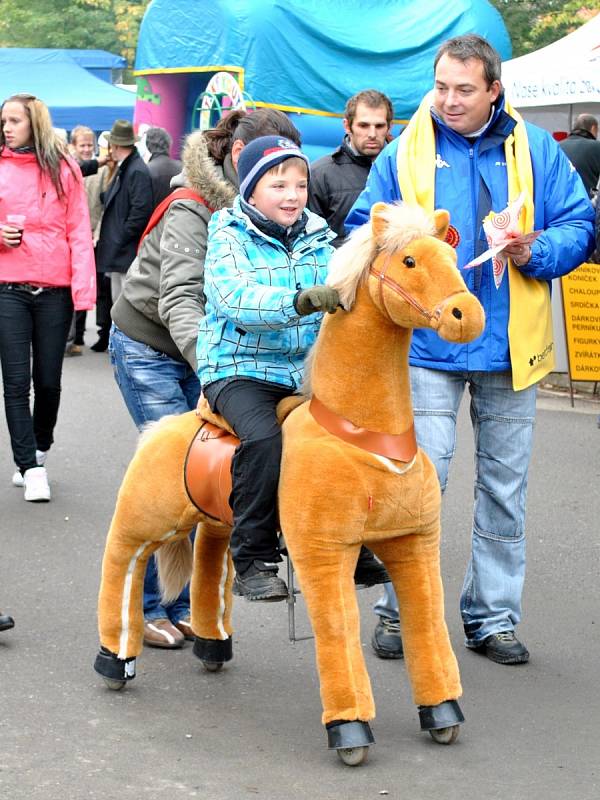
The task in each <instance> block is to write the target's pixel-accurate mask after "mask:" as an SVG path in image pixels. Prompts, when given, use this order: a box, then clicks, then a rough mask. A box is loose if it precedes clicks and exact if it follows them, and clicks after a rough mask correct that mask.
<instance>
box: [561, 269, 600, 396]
mask: <svg viewBox="0 0 600 800" xmlns="http://www.w3.org/2000/svg"><path fill="white" fill-rule="evenodd" d="M560 280H561V287H562V296H563V310H564V315H565V329H566V334H567V350H568V353H569V374H570V376H571V380H574V381H600V264H582V265H581V266H580V267H578V268H577V269H576V270H574V271H573V272H571V273H569V274H568V275H564V276H563V277H562V278H561V279H560Z"/></svg>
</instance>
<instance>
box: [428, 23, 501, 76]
mask: <svg viewBox="0 0 600 800" xmlns="http://www.w3.org/2000/svg"><path fill="white" fill-rule="evenodd" d="M446 55H447V56H448V58H454V59H456V61H462V62H463V63H464V62H465V61H468V60H469V59H470V58H474V59H477V61H481V62H482V64H483V74H484V76H485V79H486V81H487V85H488V89H489V87H490V86H491V85H492V83H493V82H494V81H499V80H500V75H501V60H500V55H499V54H498V52H497V51H496V50H494V48H493V47H492V45H491V44H490V43H489V42H488V41H487V40H486V39H484V38H483V36H477V34H475V33H467V34H466V35H465V36H455V37H454V38H453V39H448V41H446V42H444V43H443V44H442V45H441V46H440V48H439V50H438V51H437V54H436V56H435V61H434V62H433V69H434V71H435V68H436V67H437V65H438V61H439V60H440V58H441V57H442V56H446Z"/></svg>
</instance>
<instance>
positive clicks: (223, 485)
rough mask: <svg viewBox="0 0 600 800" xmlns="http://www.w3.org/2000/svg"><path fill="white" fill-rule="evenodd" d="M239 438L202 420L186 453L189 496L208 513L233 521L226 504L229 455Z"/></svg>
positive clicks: (186, 483)
mask: <svg viewBox="0 0 600 800" xmlns="http://www.w3.org/2000/svg"><path fill="white" fill-rule="evenodd" d="M239 443H240V440H239V439H238V438H237V436H235V435H234V434H233V433H230V431H228V430H224V429H223V428H220V427H218V426H217V425H214V424H213V423H212V422H207V421H206V420H204V421H203V422H202V425H201V426H200V428H199V429H198V432H197V433H196V435H195V436H194V438H193V439H192V442H191V444H190V446H189V448H188V451H187V455H186V457H185V465H184V481H185V489H186V491H187V493H188V497H189V498H190V500H191V501H192V503H193V504H194V505H195V506H196V508H197V509H198V510H199V511H202V513H203V514H206V515H207V516H208V517H212V518H213V519H217V520H219V521H220V522H225V523H226V524H227V525H233V513H232V511H231V506H230V505H229V496H230V494H231V459H232V458H233V454H234V452H235V449H236V447H237V446H238V445H239Z"/></svg>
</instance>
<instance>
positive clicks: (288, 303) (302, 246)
mask: <svg viewBox="0 0 600 800" xmlns="http://www.w3.org/2000/svg"><path fill="white" fill-rule="evenodd" d="M309 174H310V168H309V162H308V159H307V157H306V156H305V154H304V153H303V152H302V151H301V150H300V148H299V147H298V146H297V145H296V144H295V143H294V142H292V141H291V140H289V139H286V138H284V137H281V136H261V137H259V138H258V139H255V140H254V141H252V142H249V143H248V144H246V146H245V147H244V149H243V150H242V152H241V154H240V157H239V160H238V176H239V180H240V193H239V195H238V196H237V197H236V198H235V200H234V202H233V207H232V208H224V209H222V210H221V211H219V212H218V213H216V214H214V215H213V217H212V218H211V221H210V223H209V227H208V244H207V253H206V262H205V266H204V292H205V294H206V306H205V316H204V317H203V318H202V320H201V321H200V332H199V336H198V350H197V359H198V376H199V378H200V383H201V385H202V390H203V392H204V396H205V397H206V399H207V400H208V403H209V404H210V407H211V408H212V410H213V411H216V412H218V413H219V414H222V415H223V416H224V417H225V419H226V420H227V421H228V422H229V424H230V425H231V426H232V427H233V429H234V430H235V432H236V434H237V436H238V437H239V439H240V445H239V447H238V448H237V450H236V452H235V455H234V457H233V463H232V480H233V490H232V495H231V504H232V509H233V521H234V524H233V531H232V535H231V554H232V557H233V562H234V565H235V568H236V573H237V575H236V578H235V584H234V591H235V592H236V594H240V595H243V596H245V597H246V598H247V599H249V600H284V599H285V598H286V597H287V587H286V585H285V583H284V581H283V580H282V579H281V578H279V576H278V575H277V562H279V561H281V556H280V555H279V551H278V538H277V513H276V505H277V502H276V501H277V484H278V480H279V465H280V460H281V429H280V426H279V424H278V422H277V418H276V414H275V409H276V406H277V403H278V402H279V401H280V400H281V399H282V398H283V397H287V396H289V395H292V394H294V392H296V391H297V390H298V389H299V387H300V383H301V381H302V366H303V361H304V358H305V356H306V354H307V352H308V350H309V348H310V347H311V346H312V344H313V343H314V341H315V339H316V336H317V331H318V328H319V324H320V320H321V314H322V313H323V312H324V311H327V312H329V313H333V312H335V311H336V309H337V307H338V295H337V292H336V291H335V289H331V288H329V287H328V286H324V285H323V284H324V283H325V278H326V275H327V266H328V263H329V259H330V258H331V255H332V253H333V247H332V246H331V240H332V239H333V238H334V234H333V233H332V231H330V230H329V228H328V227H327V223H326V222H325V221H324V220H323V219H322V218H321V217H319V216H317V215H316V214H313V213H312V212H311V211H308V210H306V209H305V206H306V201H307V195H308V181H309Z"/></svg>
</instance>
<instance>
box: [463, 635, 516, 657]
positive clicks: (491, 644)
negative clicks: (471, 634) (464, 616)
mask: <svg viewBox="0 0 600 800" xmlns="http://www.w3.org/2000/svg"><path fill="white" fill-rule="evenodd" d="M467 647H468V648H469V650H476V651H477V652H478V653H481V654H482V655H484V656H487V657H488V658H489V659H490V661H495V662H496V663H497V664H526V663H527V662H528V661H529V651H528V650H527V648H526V647H525V645H524V644H522V643H521V642H520V641H519V640H518V639H517V637H516V636H515V632H514V631H499V632H498V633H492V634H491V635H490V636H486V637H485V639H483V640H482V641H481V642H469V641H467Z"/></svg>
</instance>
